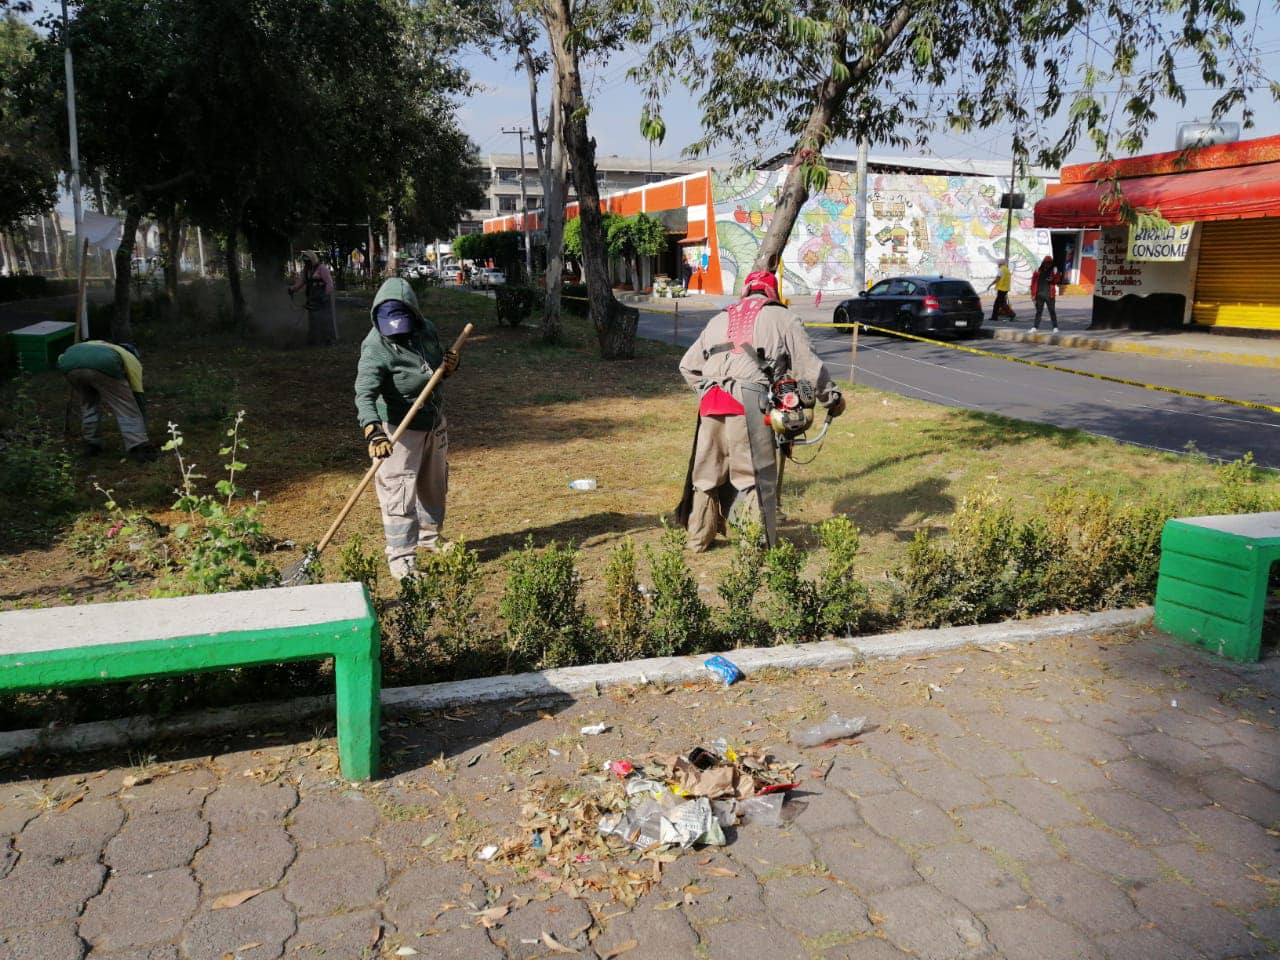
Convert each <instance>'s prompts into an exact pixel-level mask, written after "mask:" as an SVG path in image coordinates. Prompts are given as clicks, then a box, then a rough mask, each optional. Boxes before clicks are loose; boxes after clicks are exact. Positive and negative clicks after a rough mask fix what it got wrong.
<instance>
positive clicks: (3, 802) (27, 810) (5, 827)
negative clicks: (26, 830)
mask: <svg viewBox="0 0 1280 960" xmlns="http://www.w3.org/2000/svg"><path fill="white" fill-rule="evenodd" d="M0 789H3V788H0ZM23 789H26V790H32V789H35V788H34V787H26V788H23ZM39 813H40V811H39V810H37V809H35V808H34V807H32V806H30V798H29V796H28V795H27V794H24V793H23V790H19V789H13V788H11V789H8V790H3V792H2V793H0V837H4V836H10V835H11V834H15V833H19V832H20V831H21V830H22V828H23V827H25V826H26V825H27V824H28V823H30V822H31V821H32V820H34V819H35V818H36V817H37V816H38V815H39Z"/></svg>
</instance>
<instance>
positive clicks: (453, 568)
mask: <svg viewBox="0 0 1280 960" xmlns="http://www.w3.org/2000/svg"><path fill="white" fill-rule="evenodd" d="M421 569H422V576H425V577H428V578H430V579H431V580H432V581H434V582H435V584H436V594H437V597H438V599H437V601H436V617H437V619H438V621H439V623H440V628H441V633H440V646H441V648H442V649H443V650H444V651H445V653H446V654H447V655H448V656H449V657H450V659H451V660H452V659H455V658H456V657H458V656H459V655H461V654H463V653H465V652H467V651H469V650H471V649H472V648H473V646H474V642H475V640H476V637H477V628H476V615H475V608H476V597H477V595H478V594H479V591H480V576H479V575H480V557H479V555H478V554H477V553H476V552H475V551H474V550H468V549H467V546H466V544H465V543H463V542H462V541H458V542H456V543H454V545H453V549H451V550H447V551H445V552H444V553H432V554H428V555H427V557H426V559H425V561H423V563H422V564H421Z"/></svg>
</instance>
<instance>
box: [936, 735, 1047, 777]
mask: <svg viewBox="0 0 1280 960" xmlns="http://www.w3.org/2000/svg"><path fill="white" fill-rule="evenodd" d="M1033 746H1042V744H1041V743H1036V744H1033ZM937 750H938V753H939V754H941V755H942V757H943V759H946V760H950V761H951V762H952V763H954V764H955V765H956V766H957V767H959V768H960V769H961V770H968V771H969V772H970V773H972V774H975V775H977V776H979V777H999V776H1007V775H1013V774H1020V773H1026V769H1025V768H1024V767H1023V766H1022V764H1021V762H1019V761H1018V759H1017V758H1016V757H1015V756H1014V755H1013V754H1012V753H1010V752H1009V751H1008V750H1004V749H1001V748H999V747H995V746H992V745H991V744H989V743H984V742H983V741H981V740H977V739H975V738H973V737H969V738H968V739H965V740H940V741H939V742H938V745H937Z"/></svg>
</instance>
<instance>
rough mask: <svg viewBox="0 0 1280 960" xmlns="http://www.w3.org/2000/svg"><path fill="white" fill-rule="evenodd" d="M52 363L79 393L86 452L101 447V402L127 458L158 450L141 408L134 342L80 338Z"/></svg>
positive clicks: (140, 458)
mask: <svg viewBox="0 0 1280 960" xmlns="http://www.w3.org/2000/svg"><path fill="white" fill-rule="evenodd" d="M58 369H59V370H61V371H62V372H63V373H65V374H66V375H67V381H68V382H69V383H70V384H71V385H72V386H73V387H74V388H75V390H76V393H78V394H79V395H80V429H81V434H82V436H83V437H84V452H85V454H86V455H88V456H91V457H92V456H96V455H97V454H99V453H101V452H102V426H101V411H100V409H99V407H100V406H101V405H102V404H104V403H105V404H106V406H107V409H108V410H110V411H111V412H112V414H114V415H115V418H116V426H118V427H119V428H120V436H121V438H122V439H123V440H124V449H125V453H126V454H127V455H128V456H129V459H130V460H133V461H134V462H135V463H150V462H152V461H153V460H155V459H156V457H157V455H158V452H157V450H156V448H155V445H154V444H152V443H151V441H149V440H148V439H147V421H146V418H145V417H144V416H143V412H142V411H143V408H144V406H145V400H144V399H143V394H142V361H141V360H139V359H138V348H137V347H135V346H134V345H133V344H131V343H108V342H107V341H106V340H86V341H84V342H83V343H77V344H75V345H74V346H71V347H68V348H67V349H66V350H65V351H63V353H62V356H60V357H58Z"/></svg>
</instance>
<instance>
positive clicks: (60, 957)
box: [0, 922, 87, 960]
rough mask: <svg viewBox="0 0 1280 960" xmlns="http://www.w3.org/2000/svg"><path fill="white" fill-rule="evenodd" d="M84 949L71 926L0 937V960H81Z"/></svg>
mask: <svg viewBox="0 0 1280 960" xmlns="http://www.w3.org/2000/svg"><path fill="white" fill-rule="evenodd" d="M86 949H87V948H86V947H85V943H84V941H83V940H81V939H80V938H79V937H78V936H76V925H75V924H74V923H66V922H64V923H54V924H49V925H48V926H43V927H27V928H26V929H23V930H10V931H9V932H7V933H0V960H81V958H82V957H84V955H85V950H86Z"/></svg>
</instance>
